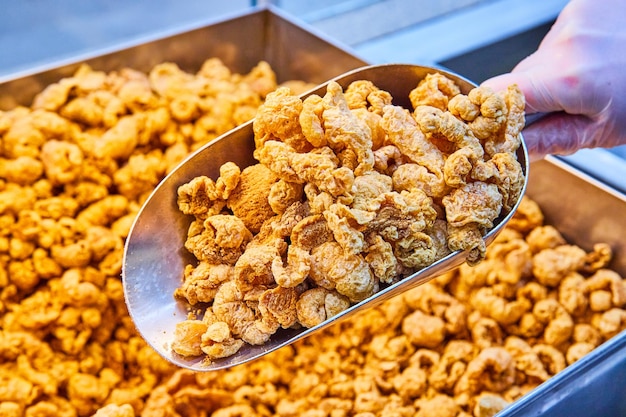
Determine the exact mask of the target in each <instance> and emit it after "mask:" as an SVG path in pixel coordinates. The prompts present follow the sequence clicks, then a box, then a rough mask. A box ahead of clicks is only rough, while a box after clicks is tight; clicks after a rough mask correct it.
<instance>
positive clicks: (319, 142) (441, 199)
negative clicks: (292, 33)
mask: <svg viewBox="0 0 626 417" xmlns="http://www.w3.org/2000/svg"><path fill="white" fill-rule="evenodd" d="M216 68H219V67H216ZM166 70H167V71H166ZM163 71H164V72H166V73H167V72H168V71H170V72H172V73H176V70H175V68H169V69H167V68H163ZM507 94H508V95H500V94H496V93H494V92H492V91H490V90H487V89H477V90H476V91H471V92H470V93H469V94H468V96H462V95H461V93H460V90H459V87H458V86H456V85H455V84H454V82H453V81H452V80H450V79H448V78H446V77H445V76H443V75H441V74H432V75H429V76H428V77H426V78H425V79H424V80H423V81H422V82H420V84H419V85H418V86H417V87H416V88H415V89H414V90H413V91H412V92H411V95H410V97H409V99H410V101H411V102H412V105H413V106H414V108H413V109H411V110H409V109H405V108H402V107H399V106H396V105H393V104H392V101H393V98H392V97H391V95H390V94H389V93H388V92H386V91H383V90H381V89H379V88H378V87H377V86H376V85H374V84H373V83H372V82H371V81H366V80H359V81H355V82H353V83H351V84H350V85H349V86H348V87H347V88H346V90H345V92H344V91H343V89H342V87H341V86H340V85H339V84H338V83H336V82H334V81H331V82H329V83H328V85H327V88H326V93H325V94H324V95H323V96H318V95H315V94H313V95H309V96H308V97H306V98H305V99H304V100H303V99H301V98H299V97H297V96H295V95H294V94H292V92H291V91H290V90H289V89H288V88H278V89H277V90H276V91H274V92H270V93H268V94H267V96H266V101H265V103H264V104H263V105H262V106H261V107H260V109H259V112H258V115H257V117H256V118H255V120H254V122H253V130H254V134H255V145H256V148H255V150H254V157H255V158H256V159H257V160H258V161H259V163H258V164H255V165H252V166H250V167H247V168H245V169H244V170H243V171H241V172H239V170H238V169H236V168H234V167H231V166H229V165H228V164H225V165H224V166H223V167H222V168H221V169H220V177H219V178H218V179H217V180H216V181H215V182H213V181H212V180H211V179H209V178H206V177H198V178H196V179H194V180H192V181H190V182H189V183H188V184H184V185H182V186H181V187H180V188H179V205H180V209H181V211H182V212H183V213H186V214H191V215H193V216H194V217H195V221H194V222H192V224H191V226H190V228H189V232H188V240H187V242H186V247H187V248H188V250H190V251H191V252H192V253H193V254H194V255H196V258H197V259H198V261H199V262H200V263H199V265H198V266H197V267H194V266H189V267H188V268H187V272H186V274H185V279H184V281H183V286H182V287H181V288H180V289H179V290H178V291H177V292H176V296H177V297H181V298H182V299H184V298H186V297H189V299H188V301H189V303H190V304H191V305H194V304H197V303H198V302H199V301H200V300H202V301H203V302H207V301H205V300H209V301H208V302H212V303H213V305H212V306H213V310H214V311H216V312H218V315H222V316H223V317H222V318H221V320H223V321H225V322H226V323H227V324H228V325H229V326H230V325H234V319H233V318H232V317H231V318H228V314H230V313H228V314H227V313H225V311H230V310H232V309H230V310H228V309H227V310H224V306H221V305H219V303H218V302H221V301H220V300H222V299H223V297H219V295H220V294H221V293H222V286H224V285H227V286H228V288H231V287H232V285H233V284H232V283H234V285H235V288H236V291H235V290H234V289H232V288H231V289H230V290H229V291H230V292H231V293H232V294H238V295H237V304H236V305H238V306H239V307H238V308H239V309H240V310H241V311H246V312H247V313H246V317H247V318H246V320H247V321H249V322H251V323H254V325H250V327H247V329H252V330H250V331H252V332H256V333H255V334H256V336H251V335H250V334H246V335H244V331H243V329H241V328H235V329H231V331H232V335H233V337H234V338H235V339H238V338H241V339H243V340H246V341H248V340H252V341H254V344H260V343H263V340H266V339H267V338H268V337H269V336H270V335H271V334H272V333H273V332H274V331H277V330H278V328H279V326H278V325H277V323H276V320H275V319H273V318H272V317H274V316H276V312H274V313H272V314H268V310H267V309H266V310H265V311H261V309H262V305H263V304H262V303H260V301H259V300H260V298H259V297H260V294H268V291H277V290H278V289H281V288H282V289H285V290H290V291H291V292H290V294H291V295H292V296H293V297H295V298H294V300H296V301H295V302H296V304H297V306H298V307H297V309H296V310H297V311H298V313H297V314H296V316H294V317H296V318H295V319H294V320H293V322H292V321H288V322H289V325H287V326H286V325H285V324H284V320H283V322H281V326H282V327H290V326H292V325H304V326H306V327H309V326H314V325H317V324H319V323H321V322H322V321H323V320H325V319H324V317H329V315H328V314H326V313H325V312H324V309H323V308H322V306H323V305H324V301H323V300H324V299H325V298H328V297H329V296H330V295H328V294H335V295H333V296H335V297H340V298H339V299H342V300H348V304H345V303H344V302H341V303H339V304H338V305H341V306H342V307H341V308H340V309H339V308H338V307H337V308H336V310H337V311H339V310H343V309H345V308H347V307H348V306H349V305H350V303H358V302H360V301H363V300H365V299H367V298H368V297H370V296H372V295H373V294H374V293H376V292H377V291H379V289H380V288H381V286H384V285H390V284H393V283H396V282H398V281H399V280H401V279H402V278H403V277H406V276H407V275H409V274H411V273H412V272H414V271H417V270H419V269H421V268H423V267H426V266H428V265H430V264H432V263H433V262H435V261H436V260H438V259H440V258H442V257H444V256H446V255H447V254H448V253H450V251H456V250H462V251H467V254H468V256H467V262H468V263H469V264H472V265H474V264H477V263H479V262H480V261H482V260H483V259H484V257H485V250H486V248H485V242H484V239H483V235H484V234H485V233H486V232H487V231H488V230H490V229H491V228H492V227H493V225H494V223H495V222H496V221H497V219H498V217H499V216H500V215H502V214H503V213H507V212H509V211H510V210H511V209H512V208H513V207H514V206H515V205H516V203H517V200H518V199H519V197H520V195H521V191H522V188H523V185H524V175H523V170H522V168H521V165H520V164H519V163H518V162H517V159H516V157H515V151H516V149H517V148H516V146H512V147H511V148H507V149H505V148H504V147H502V149H500V148H498V149H499V152H498V153H495V154H493V155H488V154H486V153H485V150H484V148H483V143H484V142H485V141H486V140H487V137H485V135H484V132H483V135H482V136H481V137H480V138H479V137H477V136H476V135H475V132H474V130H473V128H472V126H471V123H475V124H479V123H483V122H484V120H487V119H489V120H491V119H494V120H497V122H498V123H502V124H504V123H507V115H508V111H509V109H508V107H507V103H508V102H511V103H514V104H515V105H516V106H518V107H519V104H520V100H521V103H522V104H523V96H520V95H515V94H513V92H509V93H507ZM457 97H459V98H457ZM505 97H506V98H505ZM507 100H508V101H507ZM448 108H450V111H449V110H448ZM511 112H512V113H511V114H512V115H516V114H517V113H515V112H519V108H516V109H511ZM470 113H472V114H470ZM464 117H465V118H466V119H469V120H464V119H463V118H464ZM515 117H518V116H515ZM483 119H484V120H483ZM483 124H484V123H483ZM518 124H519V120H518V119H516V120H515V121H511V125H510V128H509V129H508V130H507V132H508V134H509V135H515V134H516V132H515V127H516V126H518ZM517 133H519V132H517ZM491 134H493V135H496V134H498V135H499V134H502V135H504V133H503V131H502V132H501V131H500V130H497V132H496V131H494V132H492V133H491ZM517 139H519V138H517ZM494 140H495V139H494ZM508 140H510V141H513V138H509V139H508ZM494 143H495V142H494ZM513 143H514V142H513ZM517 146H519V142H518V143H517ZM229 216H231V217H232V218H237V219H239V220H240V221H241V222H242V225H241V226H237V225H235V223H233V219H232V218H231V217H229ZM216 222H217V223H216ZM213 223H216V224H217V225H218V226H219V227H221V229H219V228H218V226H216V225H215V224H213ZM220 230H222V232H221V233H229V234H232V235H233V236H240V238H239V239H238V240H237V242H238V243H239V244H237V245H236V244H234V243H233V244H231V242H225V241H224V240H223V239H222V243H221V244H220V243H219V241H220V239H218V236H217V235H218V233H220ZM203 245H207V246H206V247H205V248H203V247H202V246H203ZM220 258H222V259H221V260H220ZM219 264H221V265H222V266H221V267H222V268H223V267H224V266H228V265H231V266H234V274H233V277H232V279H231V278H224V279H222V278H221V277H225V275H223V274H222V275H218V276H219V277H220V279H215V274H211V273H209V272H208V271H210V270H213V269H214V268H215V266H214V265H219ZM205 270H206V271H207V272H203V271H205ZM211 277H213V278H211ZM314 289H324V290H325V291H327V292H328V291H330V293H328V294H327V293H324V292H321V291H317V292H315V291H313V290H314ZM311 291H313V292H311ZM305 294H306V296H305ZM494 299H496V300H498V302H499V303H500V304H502V311H501V312H500V313H499V314H500V316H501V315H505V314H508V313H506V311H508V310H507V308H509V307H507V306H508V302H507V301H506V300H505V299H503V298H501V297H499V296H495V298H494ZM489 300H491V298H489ZM229 303H230V302H229ZM307 303H311V305H310V306H308V305H307ZM231 304H232V303H231ZM485 305H489V302H487V303H486V304H485ZM462 310H463V309H462V308H461V307H459V306H456V305H455V306H454V307H453V308H452V307H451V310H450V313H449V314H450V316H449V317H447V318H445V317H443V316H442V315H435V316H433V317H432V320H434V321H441V323H443V324H442V326H443V327H442V329H443V330H442V333H441V335H445V334H446V332H452V333H455V332H457V331H460V328H461V327H462V325H461V324H459V322H457V321H458V320H460V319H458V318H456V319H454V321H455V323H449V322H448V320H450V319H451V317H454V316H455V314H460V315H463V314H464V313H462ZM523 312H524V311H522V313H523ZM430 314H432V312H427V313H426V316H425V317H430ZM248 316H249V317H248ZM415 316H416V317H418V319H416V320H417V322H420V323H421V321H423V320H422V317H421V316H419V314H417V313H416V315H415ZM252 317H255V319H252ZM289 317H292V316H291V315H289ZM300 318H301V319H302V320H300ZM503 320H504V319H503ZM509 320H510V319H509ZM513 321H515V320H513ZM507 323H508V322H507ZM435 327H437V326H435ZM451 329H454V330H451ZM477 329H478V328H477ZM476 331H478V330H476ZM425 339H430V336H427V337H425ZM413 340H414V341H416V340H418V337H417V336H413ZM424 343H426V344H425V346H431V345H430V344H429V343H431V342H429V341H426V342H424ZM433 346H434V345H433Z"/></svg>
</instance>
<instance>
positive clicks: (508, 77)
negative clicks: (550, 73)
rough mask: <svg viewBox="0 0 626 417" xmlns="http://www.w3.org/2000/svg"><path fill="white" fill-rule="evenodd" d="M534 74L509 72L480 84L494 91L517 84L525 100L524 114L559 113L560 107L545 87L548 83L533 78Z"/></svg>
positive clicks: (538, 78)
mask: <svg viewBox="0 0 626 417" xmlns="http://www.w3.org/2000/svg"><path fill="white" fill-rule="evenodd" d="M534 73H535V72H534V71H533V72H526V71H519V72H511V73H508V74H502V75H498V76H496V77H493V78H491V79H489V80H486V81H485V82H483V83H482V85H484V86H488V87H490V88H491V89H493V90H495V91H504V90H506V88H507V87H508V86H509V85H513V84H517V86H518V87H519V89H520V90H521V91H522V93H523V94H524V98H525V100H526V113H528V114H531V113H550V112H555V111H561V110H562V108H561V106H560V105H559V104H558V103H556V102H555V100H554V97H553V96H552V94H551V92H550V89H549V88H547V85H549V84H550V81H549V80H547V79H545V75H544V76H542V77H536V76H534V75H533V74H534Z"/></svg>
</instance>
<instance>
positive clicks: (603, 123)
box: [483, 0, 626, 159]
mask: <svg viewBox="0 0 626 417" xmlns="http://www.w3.org/2000/svg"><path fill="white" fill-rule="evenodd" d="M625 8H626V0H601V1H595V0H572V1H571V2H570V3H568V4H567V5H566V6H565V8H564V9H563V11H562V12H561V14H560V15H559V17H558V18H557V20H556V22H555V24H554V25H553V26H552V28H551V29H550V31H549V32H548V34H547V35H546V36H545V38H544V39H543V41H542V42H541V44H540V45H539V48H538V50H537V51H536V52H535V53H534V54H532V55H530V56H529V57H527V58H525V59H524V60H522V61H521V62H520V63H519V64H518V65H517V66H516V67H515V68H514V69H513V70H512V71H511V73H509V74H503V75H500V76H497V77H494V78H492V79H490V80H487V81H485V82H484V83H483V85H488V86H490V87H491V88H493V89H495V90H503V89H505V88H506V86H508V85H510V84H517V85H518V86H519V87H520V89H521V90H522V92H523V93H524V95H525V96H526V113H527V114H532V113H537V112H541V113H550V114H549V115H548V116H547V117H545V118H543V119H540V120H539V121H537V122H535V123H533V124H532V125H531V126H529V127H527V128H526V129H524V132H523V134H524V139H525V141H526V144H527V146H528V150H529V153H530V156H531V159H538V158H541V157H543V156H545V155H546V154H561V155H567V154H571V153H574V152H575V151H577V150H578V149H581V148H594V147H605V148H609V147H613V146H617V145H620V144H624V143H626V21H625V20H624V14H623V11H624V10H625Z"/></svg>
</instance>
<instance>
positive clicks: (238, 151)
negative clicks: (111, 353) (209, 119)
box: [122, 64, 528, 371]
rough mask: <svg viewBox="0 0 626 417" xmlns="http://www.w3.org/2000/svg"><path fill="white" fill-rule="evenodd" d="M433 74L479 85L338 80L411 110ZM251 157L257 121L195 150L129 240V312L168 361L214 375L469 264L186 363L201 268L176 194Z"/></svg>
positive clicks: (403, 77) (376, 74)
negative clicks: (187, 295)
mask: <svg viewBox="0 0 626 417" xmlns="http://www.w3.org/2000/svg"><path fill="white" fill-rule="evenodd" d="M433 72H440V73H443V74H445V75H446V76H448V77H449V78H451V79H453V80H455V81H456V82H457V83H458V85H459V86H460V87H461V91H462V92H463V93H465V94H467V93H468V92H469V90H471V89H472V88H473V87H475V86H476V85H475V84H473V83H472V82H470V81H468V80H466V79H465V78H463V77H460V76H458V75H456V74H453V73H450V72H447V71H444V70H442V69H437V68H431V67H422V66H416V65H404V64H384V65H373V66H367V67H363V68H360V69H356V70H353V71H350V72H347V73H345V74H343V75H340V76H338V77H336V78H334V81H336V82H338V83H339V84H340V85H341V86H342V87H343V88H346V87H347V86H348V85H349V84H350V83H351V82H352V81H356V80H370V81H372V82H373V83H374V84H375V85H376V86H378V87H379V88H381V89H383V90H386V91H388V92H390V93H391V95H392V96H393V97H394V100H396V101H395V102H394V104H398V105H402V106H405V107H407V108H409V105H410V103H409V102H408V96H409V92H410V91H411V90H412V89H413V88H415V86H416V85H417V84H418V82H419V81H420V80H421V79H423V78H424V77H425V76H426V75H427V74H429V73H433ZM325 91H326V84H322V85H320V86H319V87H317V88H316V89H315V90H312V91H310V92H308V93H306V94H305V95H304V96H306V95H310V94H313V93H315V94H318V95H323V94H324V93H325ZM253 150H254V140H253V131H252V122H248V123H245V124H243V125H241V126H239V127H238V128H236V129H234V130H232V131H230V132H228V133H226V134H225V135H223V136H221V137H219V138H218V139H216V140H215V141H213V142H211V143H209V144H208V145H206V146H204V147H203V148H201V149H199V150H197V151H196V152H195V153H194V154H192V155H191V156H189V157H188V158H187V159H186V160H185V161H183V162H182V163H181V164H180V165H179V166H178V167H177V168H176V169H175V170H174V171H172V172H171V173H170V174H169V175H168V176H167V177H166V178H165V179H164V180H163V181H162V182H161V183H160V184H159V185H158V186H157V188H156V189H155V190H154V192H153V193H152V194H151V195H150V197H149V198H148V199H147V201H146V202H145V204H144V206H143V207H142V208H141V210H140V212H139V214H138V216H137V218H136V219H135V222H134V224H133V226H132V228H131V230H130V233H129V235H128V238H127V239H126V247H125V253H124V261H123V271H122V276H123V284H124V292H125V296H126V303H127V306H128V311H129V313H130V316H131V318H132V319H133V321H134V323H135V325H136V327H137V329H138V330H139V333H140V334H141V336H142V337H143V338H144V339H145V340H146V341H147V342H148V343H149V344H150V345H151V346H152V347H153V348H154V349H155V350H156V351H157V352H158V353H159V354H161V355H162V356H163V357H164V358H166V359H167V360H169V361H170V362H172V363H174V364H176V365H178V366H181V367H184V368H188V369H192V370H194V371H209V370H217V369H223V368H228V367H232V366H234V365H238V364H241V363H244V362H248V361H251V360H253V359H256V358H259V357H260V356H263V355H265V354H267V353H269V352H272V351H274V350H276V349H279V348H281V347H283V346H286V345H288V344H290V343H293V342H295V341H296V340H298V339H302V338H304V337H306V336H309V335H311V334H313V333H315V332H317V331H319V330H321V329H323V328H325V327H328V326H330V325H332V324H334V323H336V322H338V321H339V320H343V319H346V318H348V317H350V316H352V315H353V314H355V313H356V312H358V311H361V310H363V309H364V308H369V307H373V306H375V305H377V304H378V303H380V302H382V301H384V300H387V299H389V298H391V297H393V296H396V295H398V294H400V293H401V292H403V291H406V290H408V289H409V288H412V287H415V286H417V285H420V284H423V283H425V282H426V281H428V280H430V279H432V278H434V277H436V276H438V275H441V274H442V273H444V272H446V271H449V270H451V269H453V268H456V267H457V266H459V265H460V264H462V263H463V262H465V260H466V253H464V252H458V251H457V252H454V253H451V254H450V255H448V256H446V257H445V258H443V259H440V260H438V261H437V262H435V263H433V264H432V265H430V266H428V267H426V268H424V269H422V270H420V271H418V272H416V273H414V274H413V275H411V276H409V277H407V278H405V279H403V280H402V281H400V282H398V283H396V284H394V285H391V286H389V287H386V288H383V289H382V290H381V291H379V292H378V293H376V294H375V295H373V296H371V297H369V298H368V299H366V300H364V301H362V302H360V303H358V304H355V305H353V306H352V307H350V308H349V309H348V310H346V311H343V312H342V313H340V314H338V315H337V316H334V317H332V318H331V319H329V320H327V321H325V322H324V323H322V324H320V325H318V326H315V327H312V328H308V329H307V328H300V329H288V330H282V329H280V330H279V331H278V332H277V333H276V334H275V335H273V336H272V338H271V339H270V340H269V341H268V342H267V343H266V344H264V345H262V346H250V345H244V347H243V348H242V349H241V350H240V351H239V352H238V353H237V354H235V355H234V356H231V357H228V358H225V359H221V360H217V361H213V362H211V363H207V362H206V361H205V359H204V357H197V358H185V357H181V356H179V355H177V354H176V353H174V352H173V351H172V349H171V347H170V346H171V342H172V340H173V337H174V329H175V326H176V324H177V323H178V322H180V321H182V320H184V319H185V318H186V317H187V308H186V306H185V305H184V304H183V303H181V302H179V301H177V300H175V299H174V296H173V294H174V290H175V289H176V288H178V287H179V286H180V285H181V284H182V277H183V269H184V267H185V265H186V264H189V263H194V262H195V259H194V258H193V256H192V255H190V254H189V253H188V252H187V251H186V250H185V249H184V247H183V243H184V241H185V238H186V233H187V228H188V226H189V224H190V222H191V218H190V217H189V216H186V215H184V214H182V213H181V212H180V211H179V209H178V207H177V203H176V198H177V189H178V187H179V186H180V185H182V184H184V183H186V182H189V181H190V180H191V179H193V178H194V177H197V176H200V175H206V176H209V177H212V178H214V179H215V178H217V177H218V176H219V168H220V166H221V165H222V164H223V163H225V162H228V161H232V162H234V163H236V164H237V165H239V166H240V167H241V168H242V169H243V168H244V167H246V166H249V165H252V164H254V163H256V162H257V161H255V160H254V159H253V157H252V152H253ZM517 157H518V160H519V161H520V163H521V165H522V168H523V170H524V173H525V174H526V183H527V182H528V153H527V149H526V146H525V144H524V143H523V141H522V146H521V147H520V148H519V150H518V154H517ZM526 183H525V184H524V191H525V189H526ZM518 205H519V202H518V203H517V204H516V205H515V207H514V209H513V210H512V211H511V212H509V213H507V214H505V215H503V216H502V217H501V218H500V219H498V222H497V224H496V225H495V226H494V228H493V229H492V230H491V231H490V232H489V233H488V234H487V235H486V236H485V242H486V243H487V244H489V243H491V242H492V241H493V240H494V238H495V237H496V235H497V234H498V233H499V232H500V231H501V229H502V228H503V226H504V225H505V223H507V221H508V220H509V219H510V218H511V217H512V215H513V213H514V211H515V210H516V209H517V207H518Z"/></svg>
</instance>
